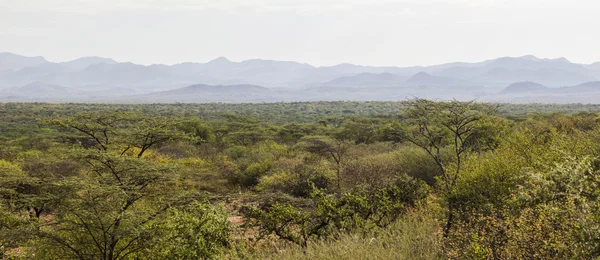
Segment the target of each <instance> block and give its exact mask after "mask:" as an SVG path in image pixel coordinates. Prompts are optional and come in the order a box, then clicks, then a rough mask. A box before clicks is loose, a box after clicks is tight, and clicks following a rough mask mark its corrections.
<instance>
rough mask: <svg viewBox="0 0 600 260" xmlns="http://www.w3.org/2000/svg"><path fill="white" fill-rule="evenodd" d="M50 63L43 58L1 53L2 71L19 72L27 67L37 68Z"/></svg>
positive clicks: (0, 66)
mask: <svg viewBox="0 0 600 260" xmlns="http://www.w3.org/2000/svg"><path fill="white" fill-rule="evenodd" d="M44 63H48V61H47V60H46V59H44V58H43V57H25V56H21V55H17V54H13V53H8V52H2V53H0V71H3V70H12V71H17V70H20V69H22V68H25V67H31V66H37V65H41V64H44Z"/></svg>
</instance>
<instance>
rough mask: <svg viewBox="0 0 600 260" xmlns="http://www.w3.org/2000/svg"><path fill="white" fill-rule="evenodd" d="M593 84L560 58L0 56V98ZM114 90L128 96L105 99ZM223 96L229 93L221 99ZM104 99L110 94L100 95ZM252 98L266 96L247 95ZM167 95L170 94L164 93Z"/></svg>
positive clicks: (472, 94) (341, 95)
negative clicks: (58, 89)
mask: <svg viewBox="0 0 600 260" xmlns="http://www.w3.org/2000/svg"><path fill="white" fill-rule="evenodd" d="M595 81H600V63H593V64H577V63H572V62H570V61H569V60H567V59H565V58H557V59H541V58H538V57H535V56H532V55H527V56H521V57H502V58H497V59H491V60H485V61H481V62H452V63H446V64H440V65H433V66H413V67H392V66H388V67H376V66H361V65H354V64H349V63H344V64H339V65H335V66H326V67H317V66H312V65H310V64H306V63H300V62H294V61H276V60H263V59H252V60H246V61H241V62H235V61H231V60H229V59H227V58H225V57H219V58H216V59H214V60H211V61H209V62H206V63H194V62H185V63H180V64H175V65H163V64H154V65H149V66H145V65H140V64H135V63H131V62H117V61H115V60H113V59H110V58H101V57H84V58H80V59H75V60H73V61H68V62H60V63H56V62H50V61H47V60H46V59H44V58H43V57H25V56H21V55H17V54H12V53H0V90H3V89H4V90H6V89H14V88H18V87H22V86H25V85H28V84H32V83H35V82H41V83H43V84H47V85H49V86H50V85H54V86H64V87H66V88H69V89H73V90H76V91H77V92H78V93H95V94H93V96H94V97H96V96H98V95H100V96H111V97H112V96H125V95H126V94H125V92H127V93H129V94H131V93H135V94H137V95H145V94H150V93H157V92H166V91H169V90H173V89H178V88H184V87H188V86H192V85H207V86H208V85H210V86H222V87H221V89H218V91H217V90H215V89H212V88H210V87H204V88H203V91H205V92H206V93H213V94H211V95H220V98H223V99H227V100H235V99H240V100H247V99H253V100H254V98H255V96H249V97H248V98H246V97H243V95H238V94H237V93H236V92H238V91H239V92H241V93H249V92H244V91H246V90H247V88H240V89H238V88H235V87H229V86H244V85H247V86H249V85H253V86H261V87H263V88H265V89H270V90H272V91H276V92H286V93H287V94H286V95H284V96H286V98H285V100H307V99H310V100H312V99H319V98H322V99H324V100H339V99H342V100H354V99H360V100H363V99H371V100H381V99H385V100H388V99H390V98H405V97H408V96H419V97H431V98H455V97H460V98H465V99H467V98H478V97H489V96H490V95H491V94H492V93H496V94H497V93H503V94H506V93H515V90H518V89H519V88H521V89H528V88H529V89H530V90H531V88H535V87H534V86H533V85H530V86H526V85H523V83H521V85H520V86H519V84H517V86H513V88H514V89H513V90H510V89H509V90H507V91H508V92H502V90H503V89H504V88H506V87H507V86H509V85H511V84H514V83H519V82H535V83H537V84H539V85H542V86H545V87H548V88H549V89H551V91H545V90H542V89H541V88H540V91H534V92H536V93H537V92H540V93H554V94H556V90H555V89H557V88H561V87H564V86H572V88H571V89H567V88H565V89H564V90H563V91H564V93H569V92H570V91H571V92H572V91H575V92H577V93H579V92H581V91H584V90H585V91H596V90H595V87H594V86H595V85H594V86H591V87H590V86H579V87H576V86H577V85H580V84H584V83H586V82H595ZM590 84H591V83H590ZM115 89H121V90H127V91H124V92H123V93H119V92H117V93H112V92H114V91H112V90H115ZM226 89H229V91H224V90H226ZM530 90H529V91H527V92H528V93H529V92H531V91H530ZM0 92H2V93H6V91H0ZM103 92H111V93H107V94H106V95H103V94H102V93H103ZM251 93H252V94H256V93H266V92H264V91H263V90H261V89H254V90H253V92H251ZM90 95H91V94H90ZM169 95H176V93H172V92H169ZM227 95H229V96H227ZM261 95H262V94H261ZM263 96H265V95H263ZM266 96H274V95H273V93H270V94H269V95H266ZM266 96H265V97H264V98H266ZM275 96H276V95H275ZM280 97H281V95H279V96H277V98H280ZM0 98H1V97H0ZM197 98H199V96H197ZM261 98H263V97H261ZM261 98H259V99H261Z"/></svg>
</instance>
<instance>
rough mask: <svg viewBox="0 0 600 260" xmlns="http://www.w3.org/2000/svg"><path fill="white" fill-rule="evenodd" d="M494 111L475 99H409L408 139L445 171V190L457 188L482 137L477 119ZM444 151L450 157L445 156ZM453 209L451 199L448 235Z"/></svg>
mask: <svg viewBox="0 0 600 260" xmlns="http://www.w3.org/2000/svg"><path fill="white" fill-rule="evenodd" d="M493 111H494V109H492V108H490V107H488V106H485V105H482V104H479V103H475V102H474V101H470V102H460V101H456V100H453V101H449V102H434V101H430V100H426V99H414V100H409V101H408V108H407V110H406V112H405V114H404V116H405V117H406V119H407V120H408V122H409V123H410V125H411V126H410V127H409V131H408V134H407V136H406V139H407V140H408V141H409V142H411V143H413V144H414V145H416V146H418V147H420V148H422V149H423V150H425V151H426V152H427V153H428V154H429V155H430V156H431V157H432V158H433V159H434V161H435V163H436V164H437V166H438V167H439V168H440V172H441V173H442V176H441V180H442V185H441V186H442V189H443V191H444V193H446V194H450V193H451V192H452V191H453V190H454V187H455V186H456V182H457V179H458V178H459V177H460V174H461V170H462V163H463V161H464V159H465V157H466V156H467V155H468V151H469V149H470V145H471V144H473V143H475V142H473V140H472V139H474V138H480V137H479V136H478V133H479V131H478V127H479V125H478V122H479V121H480V120H482V119H484V118H486V117H488V116H489V115H490V114H491V113H492V112H493ZM445 151H448V152H449V153H450V154H451V156H444V152H445ZM454 210H455V209H454V205H453V203H452V201H451V200H450V201H448V218H447V222H446V226H445V229H444V234H445V235H447V234H448V232H449V230H450V228H451V225H452V221H453V216H454V212H453V211H454Z"/></svg>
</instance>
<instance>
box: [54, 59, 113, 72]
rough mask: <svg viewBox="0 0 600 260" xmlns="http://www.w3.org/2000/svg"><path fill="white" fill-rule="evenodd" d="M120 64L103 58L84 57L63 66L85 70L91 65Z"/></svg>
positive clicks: (64, 63) (63, 63)
mask: <svg viewBox="0 0 600 260" xmlns="http://www.w3.org/2000/svg"><path fill="white" fill-rule="evenodd" d="M117 63H118V62H116V61H115V60H113V59H109V58H101V57H83V58H79V59H75V60H72V61H68V62H62V63H61V64H62V65H64V66H66V67H68V68H71V69H74V70H83V69H85V68H87V67H89V66H91V65H95V64H110V65H113V64H117Z"/></svg>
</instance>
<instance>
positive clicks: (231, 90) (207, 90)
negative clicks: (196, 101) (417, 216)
mask: <svg viewBox="0 0 600 260" xmlns="http://www.w3.org/2000/svg"><path fill="white" fill-rule="evenodd" d="M268 92H271V91H270V90H269V89H268V88H265V87H261V86H256V85H227V86H222V85H218V86H214V85H204V84H198V85H192V86H189V87H184V88H179V89H174V90H169V91H163V92H160V93H161V94H164V95H208V94H235V95H239V94H257V93H268Z"/></svg>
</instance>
